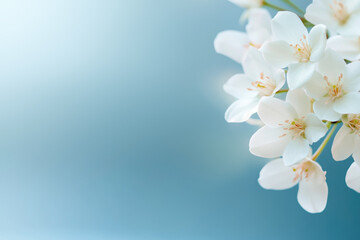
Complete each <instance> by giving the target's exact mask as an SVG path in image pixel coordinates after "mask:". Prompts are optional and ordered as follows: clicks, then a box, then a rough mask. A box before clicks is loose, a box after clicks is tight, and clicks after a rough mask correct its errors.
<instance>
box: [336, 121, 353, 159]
mask: <svg viewBox="0 0 360 240" xmlns="http://www.w3.org/2000/svg"><path fill="white" fill-rule="evenodd" d="M355 135H356V134H353V133H352V132H351V129H350V128H348V127H346V126H342V127H341V128H340V130H339V131H338V132H337V134H336V136H335V138H334V143H333V145H332V147H331V153H332V156H333V158H334V160H335V161H342V160H345V159H347V158H348V157H350V156H351V154H353V152H354V149H355Z"/></svg>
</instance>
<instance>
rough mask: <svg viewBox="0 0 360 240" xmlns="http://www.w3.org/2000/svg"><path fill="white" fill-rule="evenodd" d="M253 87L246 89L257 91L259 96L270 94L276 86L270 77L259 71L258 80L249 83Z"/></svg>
mask: <svg viewBox="0 0 360 240" xmlns="http://www.w3.org/2000/svg"><path fill="white" fill-rule="evenodd" d="M251 85H252V86H253V87H254V88H248V89H247V90H248V91H258V92H259V93H260V95H261V96H271V95H273V93H274V90H275V88H276V83H275V81H274V80H272V79H271V78H270V77H268V76H265V74H264V73H263V72H262V73H260V76H259V80H258V81H254V82H252V83H251Z"/></svg>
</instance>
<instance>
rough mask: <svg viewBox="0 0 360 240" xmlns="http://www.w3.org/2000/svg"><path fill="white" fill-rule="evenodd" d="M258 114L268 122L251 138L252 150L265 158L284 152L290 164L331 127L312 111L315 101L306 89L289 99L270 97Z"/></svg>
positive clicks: (290, 96) (285, 158) (302, 156)
mask: <svg viewBox="0 0 360 240" xmlns="http://www.w3.org/2000/svg"><path fill="white" fill-rule="evenodd" d="M258 114H259V117H260V119H261V120H262V121H263V122H264V123H265V126H264V127H262V128H260V129H259V130H258V131H257V132H256V133H255V134H254V135H253V136H252V137H251V139H250V144H249V147H250V152H251V153H252V154H254V155H256V156H259V157H264V158H276V157H280V156H283V159H284V162H285V165H287V166H290V165H293V164H296V163H298V162H299V161H301V160H303V159H304V158H305V157H306V156H307V155H308V154H309V152H310V146H309V144H312V143H313V142H316V141H318V140H319V139H320V138H322V137H323V136H324V135H325V133H326V132H327V130H328V129H327V127H326V126H325V124H324V123H323V122H322V121H320V120H319V119H318V118H317V117H316V115H315V114H313V113H311V103H310V100H309V98H308V97H307V96H306V94H305V93H304V91H303V90H302V89H297V90H294V91H291V92H289V93H288V95H287V97H286V102H285V101H282V100H279V99H276V98H266V99H263V100H262V101H261V102H260V105H259V109H258Z"/></svg>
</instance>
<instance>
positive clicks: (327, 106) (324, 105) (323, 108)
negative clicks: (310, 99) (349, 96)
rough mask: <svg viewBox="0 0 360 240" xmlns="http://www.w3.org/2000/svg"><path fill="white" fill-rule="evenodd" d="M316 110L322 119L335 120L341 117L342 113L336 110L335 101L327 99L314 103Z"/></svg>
mask: <svg viewBox="0 0 360 240" xmlns="http://www.w3.org/2000/svg"><path fill="white" fill-rule="evenodd" d="M314 112H315V113H316V115H317V116H318V117H319V118H320V119H321V120H327V121H331V122H335V121H338V120H339V119H340V118H341V113H338V112H335V111H334V109H333V103H332V102H330V101H329V100H327V99H322V100H319V101H316V102H315V103H314Z"/></svg>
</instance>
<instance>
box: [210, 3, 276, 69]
mask: <svg viewBox="0 0 360 240" xmlns="http://www.w3.org/2000/svg"><path fill="white" fill-rule="evenodd" d="M249 14H250V16H249V23H248V24H247V26H246V33H244V32H239V31H234V30H227V31H223V32H220V33H219V34H218V35H217V36H216V38H215V41H214V47H215V51H216V52H217V53H220V54H223V55H225V56H227V57H229V58H231V59H233V60H234V61H236V62H238V63H240V64H242V62H243V60H244V57H245V56H246V54H247V52H248V51H249V49H250V48H251V47H254V48H261V47H262V45H263V44H264V43H265V42H266V41H268V40H270V39H271V16H270V14H269V12H268V11H266V10H265V9H253V10H252V11H251V12H250V13H249Z"/></svg>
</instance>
